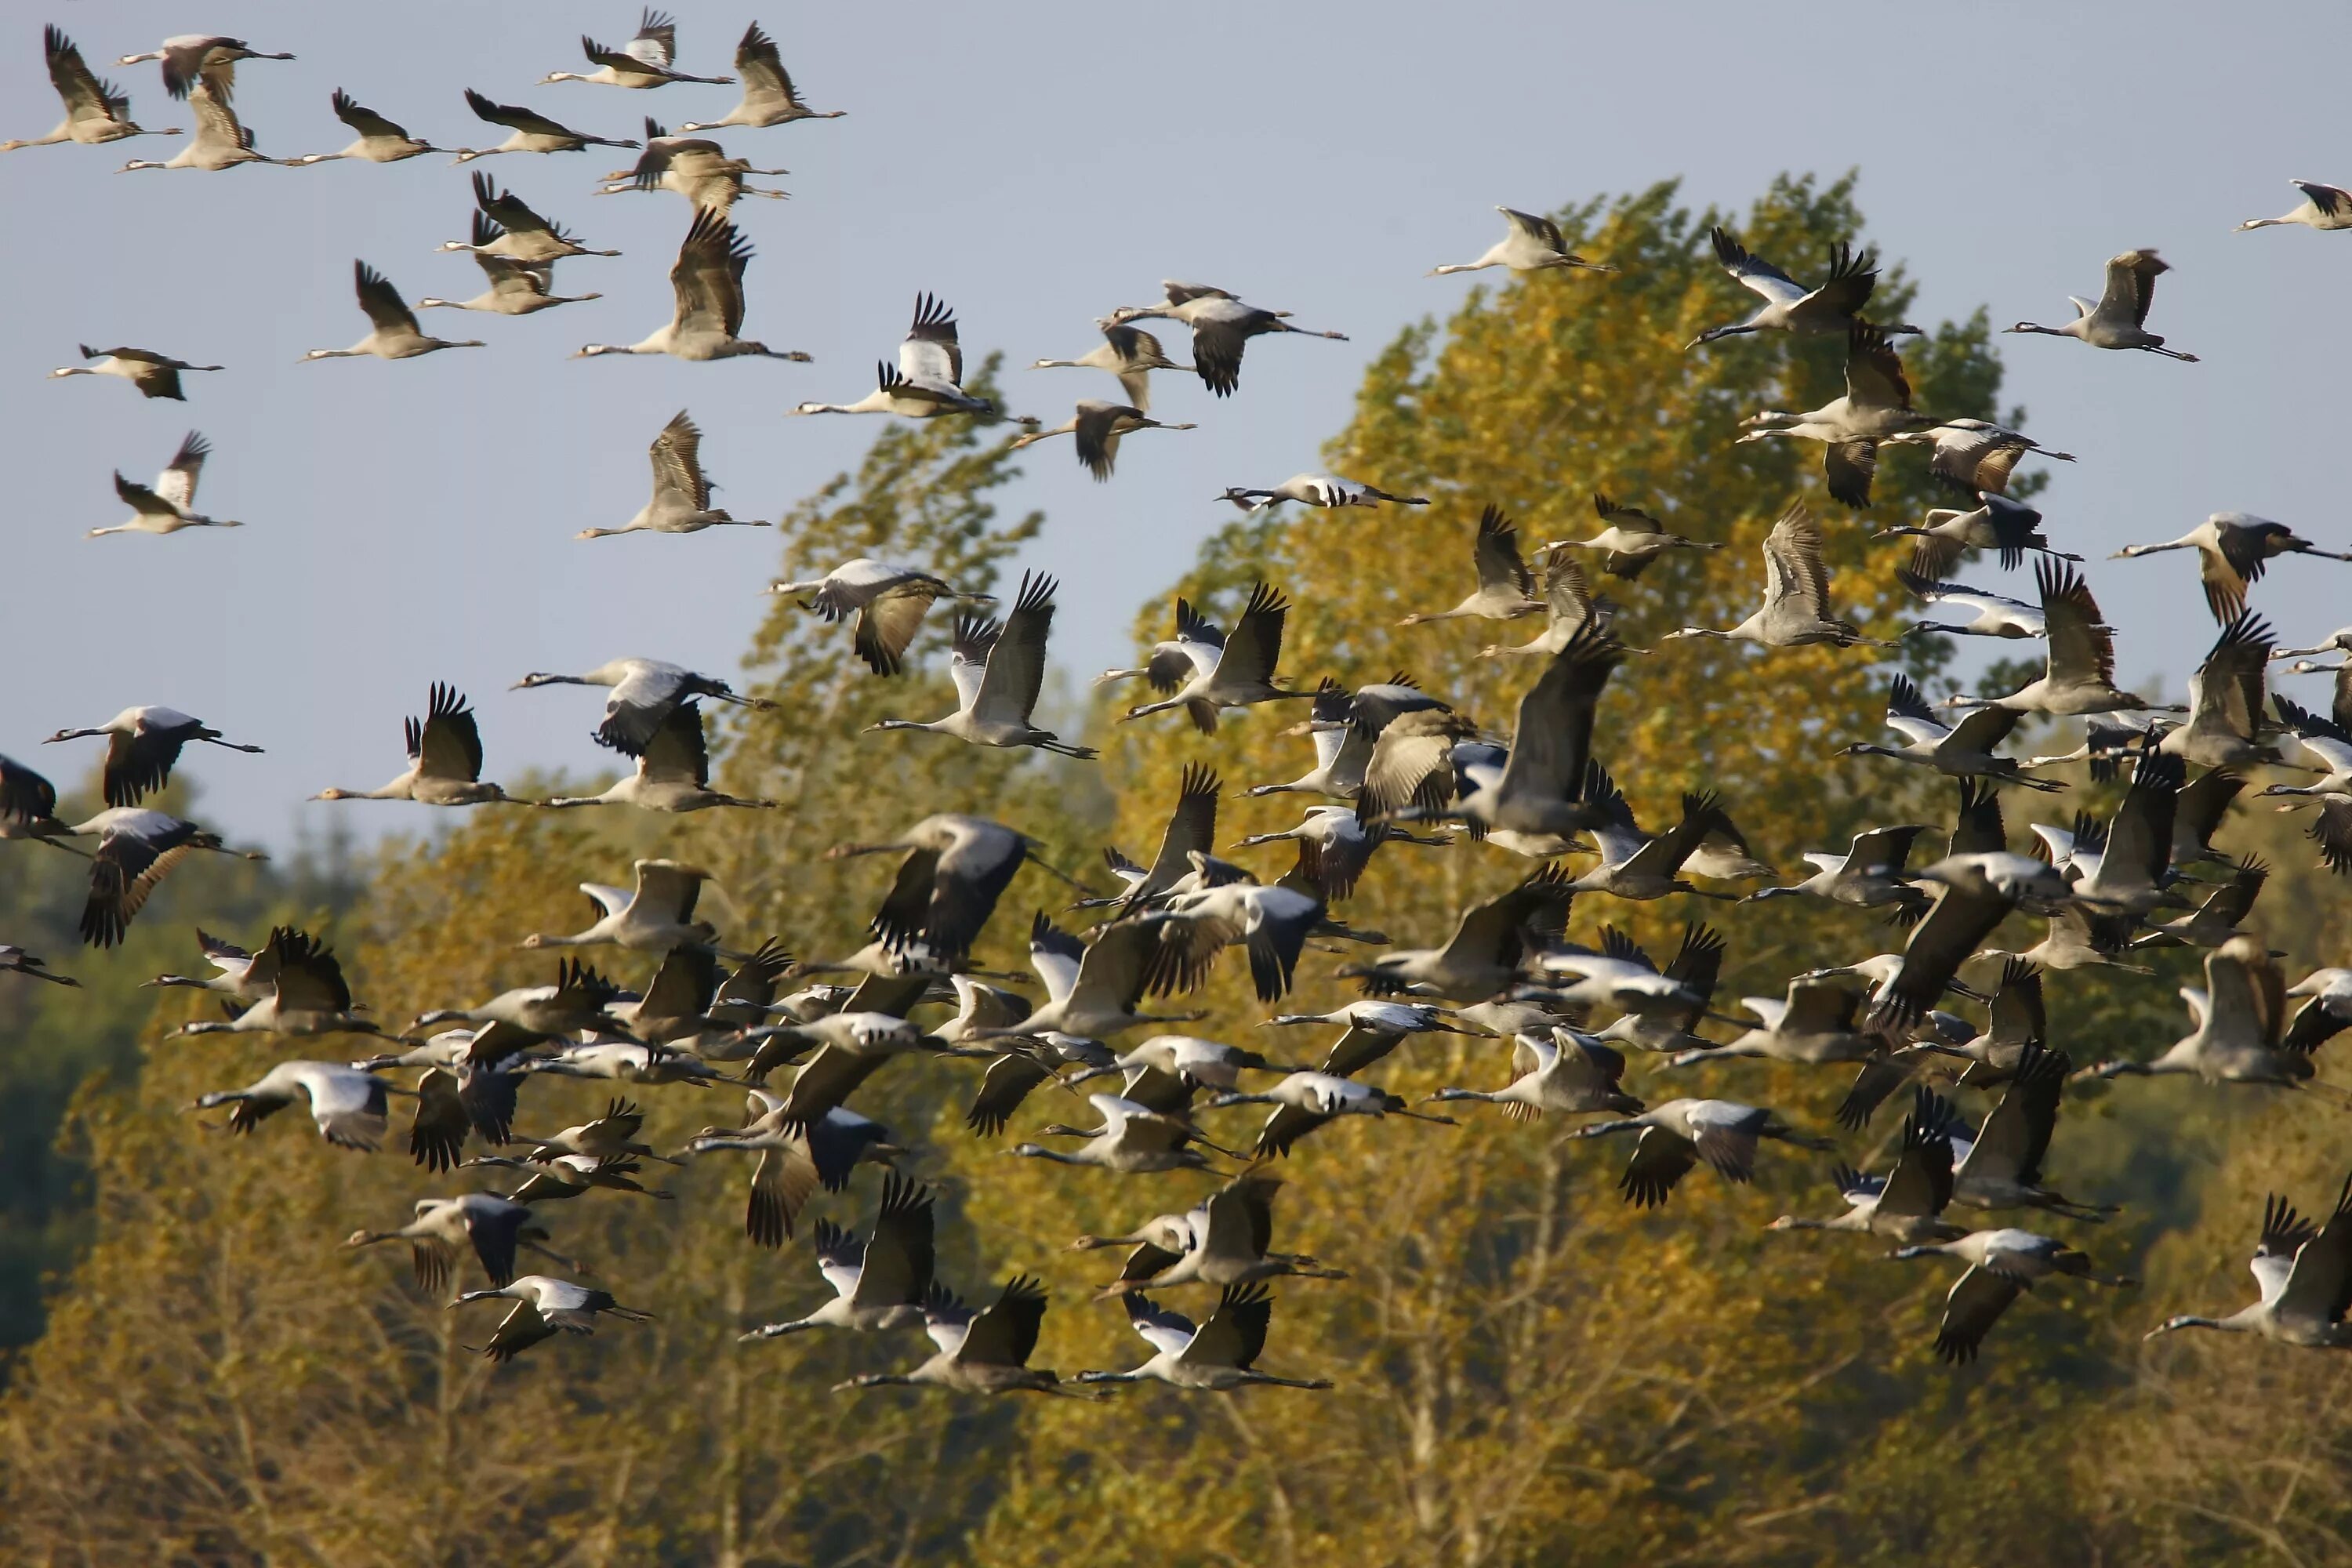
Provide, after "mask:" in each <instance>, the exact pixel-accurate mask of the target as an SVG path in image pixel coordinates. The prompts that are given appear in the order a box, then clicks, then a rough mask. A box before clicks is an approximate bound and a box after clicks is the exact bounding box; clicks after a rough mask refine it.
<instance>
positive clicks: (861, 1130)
mask: <svg viewBox="0 0 2352 1568" xmlns="http://www.w3.org/2000/svg"><path fill="white" fill-rule="evenodd" d="M749 1109H750V1110H751V1124H750V1125H749V1126H747V1127H740V1128H725V1127H706V1128H704V1129H703V1130H702V1132H701V1135H700V1136H698V1137H697V1138H696V1139H695V1140H694V1141H693V1142H690V1143H688V1145H687V1152H688V1153H689V1154H708V1153H710V1152H714V1151H727V1152H737V1151H740V1152H745V1153H753V1152H756V1153H757V1154H758V1155H759V1156H760V1163H759V1166H758V1168H757V1169H755V1170H754V1171H753V1172H752V1173H751V1201H750V1203H749V1205H748V1206H747V1207H746V1208H745V1210H744V1215H743V1231H744V1234H745V1235H746V1236H748V1237H750V1238H751V1243H752V1245H753V1246H755V1247H782V1245H783V1244H784V1241H785V1239H786V1238H787V1237H790V1236H791V1235H792V1234H793V1221H794V1220H795V1219H797V1218H798V1217H799V1215H800V1212H801V1210H802V1208H803V1207H804V1206H805V1205H807V1203H808V1201H809V1199H810V1197H811V1196H813V1195H814V1194H815V1192H816V1191H817V1189H818V1188H819V1187H820V1186H822V1187H823V1188H824V1190H825V1191H827V1192H835V1193H837V1192H840V1191H842V1190H843V1189H844V1188H845V1187H847V1186H848V1185H849V1178H850V1176H851V1175H852V1174H853V1173H855V1172H856V1168H857V1167H858V1166H859V1165H860V1164H864V1163H873V1164H877V1165H882V1166H886V1167H890V1166H893V1165H894V1163H895V1162H896V1161H897V1160H898V1158H899V1156H901V1155H903V1154H904V1153H906V1151H905V1150H904V1149H901V1148H899V1147H898V1145H897V1144H895V1143H893V1142H890V1133H889V1130H888V1129H887V1128H886V1127H884V1126H883V1125H882V1124H881V1123H880V1122H878V1121H872V1120H871V1119H869V1118H866V1117H864V1116H860V1115H858V1114H857V1112H856V1111H854V1110H844V1109H842V1108H841V1107H839V1106H834V1107H832V1108H830V1109H828V1110H825V1111H824V1113H823V1114H822V1115H819V1116H815V1117H813V1118H808V1119H804V1120H794V1119H792V1118H790V1117H787V1116H786V1115H785V1114H784V1112H785V1110H786V1109H787V1107H786V1103H785V1100H784V1097H783V1096H782V1095H777V1094H771V1093H769V1092H768V1091H767V1090H766V1089H753V1090H751V1100H750V1105H749Z"/></svg>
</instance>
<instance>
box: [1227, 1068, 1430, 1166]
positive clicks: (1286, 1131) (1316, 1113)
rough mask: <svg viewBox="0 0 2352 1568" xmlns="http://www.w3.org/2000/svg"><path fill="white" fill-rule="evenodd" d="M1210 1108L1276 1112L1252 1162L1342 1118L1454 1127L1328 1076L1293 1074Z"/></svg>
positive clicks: (1283, 1151)
mask: <svg viewBox="0 0 2352 1568" xmlns="http://www.w3.org/2000/svg"><path fill="white" fill-rule="evenodd" d="M1209 1104H1210V1105H1211V1106H1212V1107H1213V1108H1218V1109H1222V1108H1223V1107H1225V1106H1229V1105H1271V1106H1273V1107H1274V1108H1275V1110H1274V1114H1273V1115H1271V1116H1269V1117H1267V1118H1266V1119H1265V1126H1263V1127H1261V1128H1259V1129H1258V1133H1257V1142H1256V1143H1255V1144H1254V1145H1253V1146H1252V1148H1251V1150H1250V1158H1251V1159H1253V1160H1265V1159H1268V1158H1274V1157H1277V1156H1286V1155H1288V1154H1289V1152H1290V1151H1291V1149H1292V1147H1293V1146H1294V1145H1295V1144H1297V1142H1298V1141H1299V1140H1300V1139H1301V1138H1304V1137H1306V1136H1307V1134H1308V1133H1310V1132H1312V1131H1315V1130H1316V1129H1317V1128H1318V1127H1325V1126H1328V1125H1329V1124H1330V1123H1332V1122H1334V1121H1339V1118H1341V1117H1343V1116H1370V1117H1374V1118H1377V1119H1381V1120H1385V1119H1387V1118H1388V1117H1391V1116H1402V1117H1405V1118H1407V1119H1408V1120H1410V1121H1434V1122H1436V1123H1438V1124H1439V1125H1440V1126H1444V1127H1453V1126H1455V1125H1457V1123H1456V1122H1455V1121H1454V1119H1453V1118H1452V1117H1450V1116H1436V1115H1433V1114H1431V1113H1430V1112H1428V1111H1426V1110H1413V1109H1412V1106H1411V1105H1409V1104H1407V1103H1406V1102H1405V1100H1404V1099H1403V1097H1402V1096H1400V1095H1394V1094H1391V1093H1390V1092H1389V1091H1388V1090H1386V1089H1378V1088H1375V1087H1374V1086H1372V1085H1371V1084H1369V1083H1358V1082H1357V1081H1355V1080H1354V1079H1345V1078H1340V1077H1339V1076H1338V1075H1336V1074H1333V1073H1328V1072H1295V1073H1292V1074H1291V1075H1290V1076H1289V1077H1288V1078H1286V1079H1283V1080H1282V1081H1281V1082H1279V1083H1277V1084H1276V1085H1275V1086H1274V1087H1273V1088H1272V1089H1262V1090H1260V1091H1258V1092H1256V1093H1255V1094H1244V1093H1239V1092H1235V1093H1228V1094H1221V1095H1219V1096H1218V1097H1217V1098H1216V1099H1214V1100H1211V1101H1210V1102H1209Z"/></svg>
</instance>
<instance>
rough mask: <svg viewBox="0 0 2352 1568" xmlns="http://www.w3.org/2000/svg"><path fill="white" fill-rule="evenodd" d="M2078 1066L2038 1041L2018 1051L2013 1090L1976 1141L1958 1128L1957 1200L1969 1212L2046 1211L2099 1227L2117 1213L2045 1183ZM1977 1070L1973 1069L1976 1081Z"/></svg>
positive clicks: (2111, 1207) (1971, 1073) (1971, 1074)
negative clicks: (2070, 1081) (2061, 1111)
mask: <svg viewBox="0 0 2352 1568" xmlns="http://www.w3.org/2000/svg"><path fill="white" fill-rule="evenodd" d="M2072 1071H2073V1062H2072V1061H2071V1059H2070V1058H2068V1057H2067V1055H2066V1053H2065V1052H2063V1051H2053V1050H2050V1049H2048V1048H2047V1047H2044V1046H2042V1044H2041V1043H2040V1042H2039V1041H2038V1040H2027V1041H2025V1042H2024V1044H2023V1045H2022V1046H2021V1047H2019V1049H2018V1054H2017V1062H2016V1065H2015V1066H2014V1067H2013V1068H2011V1074H2010V1080H2009V1087H2008V1089H2007V1090H2006V1092H2004V1093H2003V1094H2002V1095H2001V1097H2000V1104H1998V1105H1996V1106H1994V1107H1993V1109H1992V1113H1991V1114H1990V1115H1989V1116H1987V1117H1986V1118H1985V1121H1984V1126H1983V1127H1982V1128H1980V1129H1979V1131H1978V1132H1977V1134H1976V1136H1975V1137H1974V1138H1969V1137H1965V1136H1962V1135H1961V1134H1960V1132H1959V1131H1958V1130H1957V1129H1956V1130H1955V1131H1954V1132H1953V1135H1952V1152H1953V1154H1954V1155H1955V1156H1956V1157H1957V1158H1958V1162H1959V1163H1958V1167H1957V1168H1956V1170H1955V1171H1954V1173H1953V1176H1952V1201H1953V1202H1954V1203H1957V1204H1963V1205H1967V1206H1969V1207H1970V1208H1985V1209H2005V1208H2035V1209H2047V1210H2049V1211H2050V1212H2051V1213H2053V1214H2061V1215H2066V1216H2067V1217H2068V1218H2070V1219H2082V1220H2091V1221H2094V1222H2096V1221H2098V1220H2100V1219H2101V1218H2102V1217H2103V1216H2104V1215H2110V1214H2113V1213H2115V1212H2116V1205H2112V1204H2084V1203H2077V1202H2075V1201H2074V1199H2072V1198H2070V1197H2068V1196H2067V1195H2066V1194H2063V1193H2061V1192H2058V1191H2056V1190H2054V1189H2053V1188H2051V1187H2049V1186H2046V1185H2044V1184H2043V1183H2042V1162H2043V1161H2044V1160H2046V1159H2048V1158H2049V1156H2050V1138H2051V1134H2052V1133H2053V1132H2054V1131H2056V1130H2057V1126H2058V1102H2059V1100H2061V1099H2062V1098H2063V1095H2064V1093H2065V1089H2066V1079H2067V1078H2068V1077H2069V1076H2070V1074H2071V1073H2072ZM1976 1072H1977V1069H1976V1068H1970V1069H1969V1081H1971V1082H1973V1081H1975V1075H1976Z"/></svg>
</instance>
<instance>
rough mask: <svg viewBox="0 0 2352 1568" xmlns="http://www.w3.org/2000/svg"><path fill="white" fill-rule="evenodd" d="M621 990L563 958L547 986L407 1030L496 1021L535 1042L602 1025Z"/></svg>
mask: <svg viewBox="0 0 2352 1568" xmlns="http://www.w3.org/2000/svg"><path fill="white" fill-rule="evenodd" d="M205 956H206V957H208V958H213V962H214V963H215V964H217V963H219V962H220V961H219V959H218V958H216V957H214V956H213V949H212V948H211V947H210V946H207V947H206V948H205ZM213 989H215V990H217V989H220V987H218V986H215V987H213ZM619 994H620V991H619V987H617V986H615V985H614V984H613V983H612V982H611V981H609V980H607V979H605V978H604V976H603V975H602V974H599V973H597V972H596V971H595V970H594V969H593V968H591V967H590V966H589V965H588V964H587V963H584V962H583V961H582V960H580V959H576V958H570V959H562V960H559V961H558V962H557V964H556V969H555V983H554V984H551V985H518V986H516V987H514V988H513V989H511V990H508V991H501V992H499V994H497V995H495V996H493V997H491V998H490V999H489V1000H488V1001H487V1002H485V1003H483V1004H482V1005H480V1006H478V1007H439V1008H436V1009H434V1010H433V1011H431V1012H427V1013H420V1014H418V1015H417V1016H416V1021H415V1023H413V1024H411V1025H409V1026H408V1032H409V1033H410V1034H412V1035H413V1034H415V1033H417V1032H418V1031H419V1030H422V1029H425V1028H428V1027H430V1026H433V1025H435V1024H473V1025H478V1026H481V1027H482V1028H484V1029H487V1028H488V1026H490V1025H493V1024H498V1025H502V1026H505V1027H507V1028H509V1029H512V1030H518V1031H520V1039H519V1040H518V1041H517V1043H518V1045H521V1046H530V1045H538V1044H540V1043H541V1042H542V1041H545V1040H549V1039H551V1038H553V1037H556V1036H559V1035H570V1034H573V1033H576V1032H578V1031H580V1030H583V1029H597V1028H602V1027H603V1026H604V1025H605V1023H606V1022H607V1019H606V1017H605V1011H604V1010H605V1008H606V1007H607V1006H609V1005H611V1004H612V1003H613V1001H614V998H615V997H616V996H618V995H619Z"/></svg>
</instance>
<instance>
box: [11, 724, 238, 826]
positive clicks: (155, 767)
mask: <svg viewBox="0 0 2352 1568" xmlns="http://www.w3.org/2000/svg"><path fill="white" fill-rule="evenodd" d="M101 735H102V736H104V737H105V738H106V763H105V767H104V771H103V773H101V775H100V794H101V795H103V796H104V797H105V800H106V804H107V805H137V804H138V802H139V801H140V800H141V799H142V798H143V797H144V796H146V795H149V794H152V792H154V791H156V790H159V789H162V788H163V786H164V785H165V784H169V783H171V781H172V768H173V764H174V763H177V762H178V761H179V760H180V750H181V748H182V747H184V746H186V745H187V744H189V743H190V742H195V741H201V742H204V743H205V744H206V745H208V746H218V747H220V748H221V749H222V750H223V751H227V752H254V753H258V752H260V750H261V748H260V747H259V746H248V745H247V744H245V743H244V742H241V741H231V740H227V739H225V738H224V737H223V736H222V734H221V732H220V731H218V730H215V729H214V728H213V727H212V726H211V725H209V724H207V723H205V721H203V720H201V719H192V718H190V717H189V716H188V715H187V714H185V713H183V712H181V711H180V710H177V709H175V708H161V707H154V706H149V707H144V708H125V709H124V710H122V711H121V712H120V713H117V714H116V715H115V716H114V717H113V718H111V719H109V720H108V721H106V722H105V723H103V724H100V725H98V726H96V727H95V728H93V729H88V730H60V731H58V732H57V733H56V734H54V735H51V736H50V737H49V738H48V740H47V742H43V743H44V744H49V745H53V744H55V743H56V742H59V741H80V740H88V739H91V738H94V737H97V736H101Z"/></svg>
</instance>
